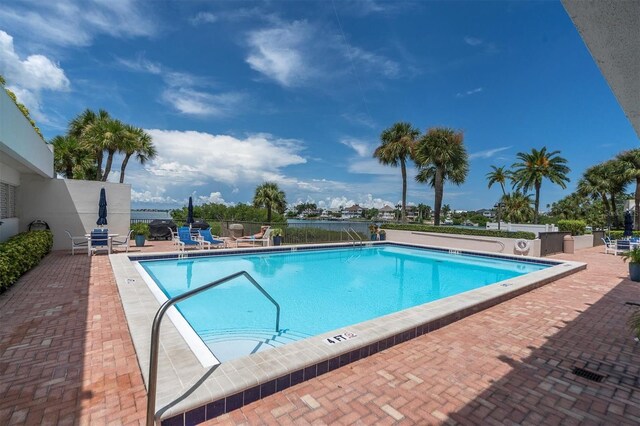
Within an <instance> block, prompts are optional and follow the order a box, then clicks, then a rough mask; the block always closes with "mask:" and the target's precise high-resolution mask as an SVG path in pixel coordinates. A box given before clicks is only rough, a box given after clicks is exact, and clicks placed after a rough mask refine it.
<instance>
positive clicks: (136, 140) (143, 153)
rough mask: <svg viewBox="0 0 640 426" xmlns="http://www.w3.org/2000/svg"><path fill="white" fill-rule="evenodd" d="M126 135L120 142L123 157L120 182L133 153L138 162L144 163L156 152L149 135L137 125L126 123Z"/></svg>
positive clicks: (122, 180)
mask: <svg viewBox="0 0 640 426" xmlns="http://www.w3.org/2000/svg"><path fill="white" fill-rule="evenodd" d="M125 127H126V132H127V136H126V138H125V139H124V141H123V144H122V147H121V149H122V152H123V153H124V158H123V159H122V165H121V166H120V183H123V182H124V172H125V169H126V168H127V164H128V163H129V159H130V158H131V157H132V156H133V155H134V154H135V156H136V157H135V158H136V160H138V163H140V164H142V165H144V164H146V162H147V161H149V160H151V159H153V158H155V156H156V154H157V152H156V147H155V146H154V145H153V141H152V140H151V136H150V135H149V134H148V133H147V132H145V131H144V130H143V129H141V128H139V127H134V126H131V125H126V126H125Z"/></svg>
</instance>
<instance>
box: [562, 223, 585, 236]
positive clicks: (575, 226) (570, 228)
mask: <svg viewBox="0 0 640 426" xmlns="http://www.w3.org/2000/svg"><path fill="white" fill-rule="evenodd" d="M586 229H587V223H586V222H585V221H584V220H559V221H558V231H561V232H571V235H584V231H585V230H586Z"/></svg>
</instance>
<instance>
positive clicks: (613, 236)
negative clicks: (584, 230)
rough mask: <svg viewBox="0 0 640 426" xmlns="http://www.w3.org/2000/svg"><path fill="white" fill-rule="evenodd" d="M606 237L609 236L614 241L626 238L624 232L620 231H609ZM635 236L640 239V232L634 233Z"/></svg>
mask: <svg viewBox="0 0 640 426" xmlns="http://www.w3.org/2000/svg"><path fill="white" fill-rule="evenodd" d="M605 235H607V236H608V237H609V238H611V239H612V240H619V239H622V238H624V231H620V230H618V231H615V230H614V231H609V232H606V233H605ZM633 236H634V237H640V231H633Z"/></svg>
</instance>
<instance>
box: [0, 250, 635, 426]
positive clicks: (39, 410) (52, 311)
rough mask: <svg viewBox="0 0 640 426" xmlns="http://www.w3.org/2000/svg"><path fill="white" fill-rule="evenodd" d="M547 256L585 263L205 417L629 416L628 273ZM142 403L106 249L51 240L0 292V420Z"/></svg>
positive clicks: (67, 415)
mask: <svg viewBox="0 0 640 426" xmlns="http://www.w3.org/2000/svg"><path fill="white" fill-rule="evenodd" d="M153 245H154V246H153V247H147V248H145V251H166V250H170V249H171V246H170V244H167V243H164V242H163V243H153ZM560 257H563V258H566V259H570V260H576V261H583V262H587V263H588V264H589V267H588V269H587V271H583V272H580V273H577V274H575V275H572V276H570V277H567V278H564V279H561V280H559V281H557V282H554V283H552V284H549V285H547V286H544V287H542V288H539V289H537V290H534V291H532V292H530V293H527V294H525V295H523V296H520V297H517V298H515V299H513V300H510V301H508V302H505V303H503V304H501V305H498V306H495V307H493V308H490V309H488V310H486V311H483V312H481V313H478V314H476V315H473V316H471V317H468V318H465V319H463V320H461V321H458V322H456V323H454V324H452V325H449V326H447V327H444V328H442V329H440V330H438V331H435V332H433V333H430V334H427V335H424V336H422V337H419V338H417V339H414V340H411V341H409V342H406V343H403V344H401V345H398V346H395V347H393V348H390V349H387V350H385V351H383V352H381V353H378V354H376V355H374V356H371V357H369V358H366V359H363V360H360V361H358V362H355V363H353V364H349V365H347V366H345V367H343V368H340V369H338V370H335V371H333V372H330V373H328V374H325V375H323V376H320V377H318V378H316V379H313V380H310V381H307V382H304V383H301V384H299V385H297V386H294V387H291V388H289V389H287V390H285V391H283V392H280V393H278V394H275V395H272V396H270V397H268V398H265V399H263V400H260V401H257V402H255V403H253V404H250V405H248V406H246V407H244V408H242V409H240V410H237V411H235V412H233V413H231V414H227V415H225V416H222V417H219V418H218V419H217V420H216V421H212V422H210V424H216V423H238V424H242V423H245V424H283V423H298V424H307V423H317V424H330V423H336V422H338V423H340V424H351V423H359V424H373V423H376V424H380V423H381V424H392V423H396V422H397V423H404V424H412V423H421V424H440V423H448V424H455V423H460V424H535V425H538V424H543V423H544V424H603V423H607V424H612V423H614V424H615V423H618V424H638V423H640V344H639V343H636V342H635V341H634V340H633V339H632V335H631V332H630V331H628V330H627V328H626V326H625V322H626V320H627V318H628V317H629V315H630V314H631V312H632V311H633V310H634V309H640V306H632V305H627V304H625V303H626V302H632V303H638V304H640V291H639V290H640V286H639V284H637V283H632V282H630V281H628V280H627V279H626V276H627V272H626V271H627V266H626V265H625V264H624V263H623V262H622V261H621V259H620V258H619V257H614V256H612V255H604V254H602V249H601V248H594V249H588V250H583V251H581V252H579V253H577V254H576V255H563V256H560ZM143 356H147V354H144V355H143ZM576 367H580V368H585V369H587V370H591V371H594V372H597V373H599V374H601V375H604V376H605V377H604V379H603V380H602V382H600V383H597V382H594V381H590V380H587V379H584V378H580V377H578V376H576V375H575V374H573V370H574V368H576ZM145 404H146V398H145V389H144V386H143V383H142V378H141V375H140V371H139V367H138V363H137V359H136V355H135V352H134V349H133V345H132V343H131V338H130V337H129V333H128V329H127V324H126V321H125V318H124V314H123V310H122V306H121V304H120V299H119V297H118V293H117V289H116V287H115V284H114V282H113V276H112V273H111V268H110V264H109V259H108V257H107V256H104V255H97V256H93V257H91V258H89V257H87V256H83V255H76V256H70V255H68V254H67V253H60V252H57V253H53V254H51V255H49V256H47V257H46V258H45V259H44V261H43V262H42V263H41V264H40V265H39V266H38V267H37V268H35V269H34V270H32V271H31V272H29V273H28V274H26V275H25V276H24V277H22V278H21V279H20V281H19V282H18V283H17V284H16V285H14V286H13V287H12V288H11V289H10V290H8V291H7V292H5V293H4V294H2V295H0V424H41V423H42V424H92V425H93V424H139V423H142V422H143V420H144V408H145Z"/></svg>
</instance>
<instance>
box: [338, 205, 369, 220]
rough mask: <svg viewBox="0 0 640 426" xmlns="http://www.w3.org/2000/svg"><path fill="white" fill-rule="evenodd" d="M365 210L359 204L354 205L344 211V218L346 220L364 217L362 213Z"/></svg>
mask: <svg viewBox="0 0 640 426" xmlns="http://www.w3.org/2000/svg"><path fill="white" fill-rule="evenodd" d="M363 211H364V209H363V208H362V207H360V206H359V205H357V204H354V205H353V206H351V207H347V208H346V209H343V210H342V217H343V218H344V219H353V218H356V217H362V212H363Z"/></svg>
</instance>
